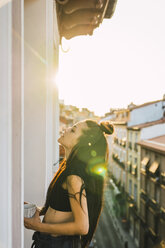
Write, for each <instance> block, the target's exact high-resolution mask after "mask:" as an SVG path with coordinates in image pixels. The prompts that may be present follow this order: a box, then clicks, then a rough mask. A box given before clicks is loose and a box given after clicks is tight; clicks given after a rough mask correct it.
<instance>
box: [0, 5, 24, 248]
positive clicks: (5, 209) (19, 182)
mask: <svg viewBox="0 0 165 248" xmlns="http://www.w3.org/2000/svg"><path fill="white" fill-rule="evenodd" d="M22 41H23V1H22V0H13V1H12V2H10V1H1V3H0V120H1V121H0V183H1V186H0V199H1V211H0V225H1V227H0V230H1V231H0V247H1V248H3V247H4V248H11V247H13V248H15V247H20V248H23V231H22V230H23V177H22V176H23V163H22V161H23V160H22V157H23V145H22V143H23V135H22V134H23V126H22V119H23V117H22V86H23V66H22V65H23V50H22V47H23V46H22Z"/></svg>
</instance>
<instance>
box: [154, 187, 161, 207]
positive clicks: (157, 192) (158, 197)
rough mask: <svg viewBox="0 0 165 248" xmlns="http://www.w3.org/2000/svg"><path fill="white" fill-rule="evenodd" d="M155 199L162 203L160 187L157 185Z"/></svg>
mask: <svg viewBox="0 0 165 248" xmlns="http://www.w3.org/2000/svg"><path fill="white" fill-rule="evenodd" d="M155 200H156V202H157V203H158V204H159V203H160V188H159V186H156V189H155Z"/></svg>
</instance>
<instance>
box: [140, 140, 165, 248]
mask: <svg viewBox="0 0 165 248" xmlns="http://www.w3.org/2000/svg"><path fill="white" fill-rule="evenodd" d="M138 144H139V145H140V146H141V170H140V177H141V184H140V192H141V194H140V247H141V248H149V247H153V246H154V245H156V244H158V243H160V242H162V241H163V240H165V231H164V230H165V136H159V137H155V138H153V139H148V140H141V141H140V142H139V143H138Z"/></svg>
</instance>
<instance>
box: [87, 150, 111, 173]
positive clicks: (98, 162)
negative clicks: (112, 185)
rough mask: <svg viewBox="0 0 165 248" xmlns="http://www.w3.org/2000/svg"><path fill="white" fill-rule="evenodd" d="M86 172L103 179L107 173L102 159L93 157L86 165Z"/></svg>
mask: <svg viewBox="0 0 165 248" xmlns="http://www.w3.org/2000/svg"><path fill="white" fill-rule="evenodd" d="M94 152H95V151H94V150H93V154H94V155H95V153H96V152H95V153H94ZM88 170H89V172H90V173H92V174H97V175H100V176H103V177H104V176H105V174H106V171H107V164H106V163H105V160H104V159H103V158H102V157H94V158H93V159H91V160H90V162H89V164H88Z"/></svg>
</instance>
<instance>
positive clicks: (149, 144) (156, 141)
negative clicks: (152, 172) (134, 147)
mask: <svg viewBox="0 0 165 248" xmlns="http://www.w3.org/2000/svg"><path fill="white" fill-rule="evenodd" d="M138 145H141V146H142V147H146V148H149V149H151V150H156V151H159V152H163V153H165V135H162V136H158V137H155V138H152V139H148V140H141V141H140V142H138Z"/></svg>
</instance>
